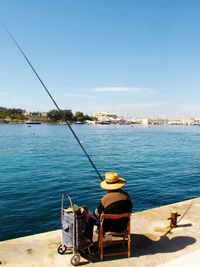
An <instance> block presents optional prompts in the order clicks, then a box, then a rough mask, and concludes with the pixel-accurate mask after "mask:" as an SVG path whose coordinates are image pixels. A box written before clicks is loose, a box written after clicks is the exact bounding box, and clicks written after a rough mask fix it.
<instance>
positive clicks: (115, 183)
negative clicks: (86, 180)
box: [100, 172, 126, 190]
mask: <svg viewBox="0 0 200 267" xmlns="http://www.w3.org/2000/svg"><path fill="white" fill-rule="evenodd" d="M125 183H126V180H125V179H124V178H120V177H119V176H118V173H117V172H106V175H105V180H104V181H103V182H101V184H100V186H101V188H103V189H105V190H117V189H119V188H121V187H123V186H124V185H125Z"/></svg>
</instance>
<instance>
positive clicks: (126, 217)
mask: <svg viewBox="0 0 200 267" xmlns="http://www.w3.org/2000/svg"><path fill="white" fill-rule="evenodd" d="M130 218H131V213H128V212H126V213H122V214H105V213H102V214H101V216H100V226H101V228H102V229H103V230H104V231H111V232H112V231H115V232H117V231H123V230H128V231H130ZM104 220H105V221H104ZM104 223H105V226H104Z"/></svg>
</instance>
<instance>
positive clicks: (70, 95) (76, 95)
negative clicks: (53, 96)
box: [63, 93, 95, 98]
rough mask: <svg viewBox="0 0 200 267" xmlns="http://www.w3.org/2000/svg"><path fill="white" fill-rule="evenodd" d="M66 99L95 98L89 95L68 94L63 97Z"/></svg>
mask: <svg viewBox="0 0 200 267" xmlns="http://www.w3.org/2000/svg"><path fill="white" fill-rule="evenodd" d="M63 96H64V97H74V98H92V97H95V96H94V95H87V94H72V93H67V94H64V95H63Z"/></svg>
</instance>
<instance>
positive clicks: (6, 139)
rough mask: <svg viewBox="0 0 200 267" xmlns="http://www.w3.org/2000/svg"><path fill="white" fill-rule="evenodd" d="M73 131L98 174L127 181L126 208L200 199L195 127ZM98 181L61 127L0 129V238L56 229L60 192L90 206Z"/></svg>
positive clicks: (98, 193)
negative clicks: (128, 201) (114, 175)
mask: <svg viewBox="0 0 200 267" xmlns="http://www.w3.org/2000/svg"><path fill="white" fill-rule="evenodd" d="M73 129H74V131H75V132H76V134H77V135H78V136H79V138H80V140H81V142H82V144H83V146H84V147H85V148H86V150H87V152H88V153H89V154H90V156H91V158H92V159H93V161H94V163H95V164H96V166H97V168H98V170H99V171H100V173H101V174H102V175H104V173H105V172H106V171H117V172H118V173H119V174H120V176H121V177H124V178H125V179H126V180H127V185H126V187H125V189H126V190H127V191H128V192H129V193H130V195H131V196H132V199H133V203H134V211H140V210H145V209H149V208H153V207H158V206H161V205H165V204H169V203H173V202H177V201H181V200H185V199H189V198H194V197H199V196H200V153H199V151H200V127H194V126H191V127H190V126H152V127H144V126H134V127H131V126H120V125H74V126H73ZM99 183H100V179H99V177H98V176H97V175H96V173H95V172H94V170H93V168H92V167H91V165H90V163H89V162H88V160H87V158H86V157H85V155H84V153H83V151H82V150H81V148H80V147H79V145H78V144H77V141H76V140H75V139H74V137H73V136H72V134H71V132H70V131H69V129H68V128H67V126H66V125H46V124H42V125H32V127H27V125H23V124H22V125H5V124H0V218H1V219H0V240H6V239H10V238H16V237H20V236H25V235H30V234H35V233H41V232H44V231H50V230H54V229H58V228H60V205H61V196H62V194H63V193H64V192H66V193H68V194H69V195H70V196H71V197H72V200H73V202H74V203H76V204H77V205H87V206H88V207H89V208H90V209H94V208H95V207H96V205H97V204H98V203H99V199H100V198H101V197H102V195H103V194H104V192H103V190H102V189H100V187H99ZM65 204H66V206H67V205H68V203H65Z"/></svg>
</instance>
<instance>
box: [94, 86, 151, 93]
mask: <svg viewBox="0 0 200 267" xmlns="http://www.w3.org/2000/svg"><path fill="white" fill-rule="evenodd" d="M94 91H95V92H105V93H127V94H140V93H155V92H156V91H155V90H153V89H149V88H138V87H120V86H114V87H100V88H95V89H94Z"/></svg>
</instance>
